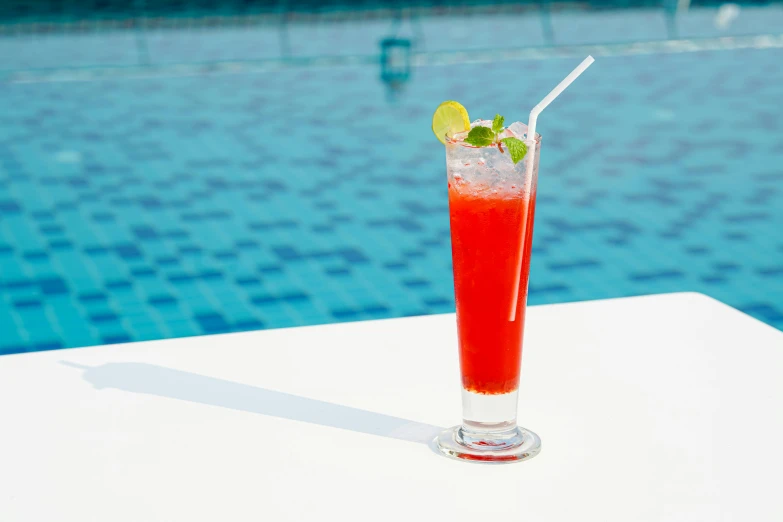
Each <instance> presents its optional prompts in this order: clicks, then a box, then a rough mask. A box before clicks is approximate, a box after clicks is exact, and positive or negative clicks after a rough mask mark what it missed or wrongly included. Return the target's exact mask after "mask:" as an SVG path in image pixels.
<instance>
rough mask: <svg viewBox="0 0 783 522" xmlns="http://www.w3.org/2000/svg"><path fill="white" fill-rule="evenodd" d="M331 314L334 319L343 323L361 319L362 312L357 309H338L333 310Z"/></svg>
mask: <svg viewBox="0 0 783 522" xmlns="http://www.w3.org/2000/svg"><path fill="white" fill-rule="evenodd" d="M330 312H331V314H332V317H334V318H335V319H339V320H341V321H345V320H348V319H355V318H357V317H359V314H361V311H360V310H357V309H355V308H337V309H335V310H331V311H330Z"/></svg>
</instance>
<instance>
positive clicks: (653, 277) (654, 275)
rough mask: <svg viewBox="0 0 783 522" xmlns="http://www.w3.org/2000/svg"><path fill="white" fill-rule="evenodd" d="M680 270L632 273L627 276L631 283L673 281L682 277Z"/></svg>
mask: <svg viewBox="0 0 783 522" xmlns="http://www.w3.org/2000/svg"><path fill="white" fill-rule="evenodd" d="M684 276H685V274H684V273H683V272H682V271H680V270H657V271H654V272H643V273H633V274H630V275H629V276H628V278H629V279H630V280H632V281H657V280H661V279H675V278H681V277H684Z"/></svg>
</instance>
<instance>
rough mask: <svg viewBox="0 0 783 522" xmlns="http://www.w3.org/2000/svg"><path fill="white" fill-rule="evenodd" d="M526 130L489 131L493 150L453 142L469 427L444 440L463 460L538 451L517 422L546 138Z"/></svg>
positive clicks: (456, 262) (460, 138)
mask: <svg viewBox="0 0 783 522" xmlns="http://www.w3.org/2000/svg"><path fill="white" fill-rule="evenodd" d="M491 124H492V122H489V121H485V122H480V123H478V124H474V127H476V126H477V125H478V126H485V127H488V126H489V125H491ZM526 131H527V127H526V126H525V125H523V124H521V123H515V124H513V125H510V126H509V127H508V128H504V129H501V130H500V131H497V130H492V132H491V135H490V134H487V140H488V141H489V140H490V136H491V141H490V143H491V144H490V145H487V146H477V145H475V144H470V143H468V141H466V139H469V138H467V133H465V132H463V133H458V134H456V135H454V136H447V139H446V166H447V171H448V194H449V215H450V219H451V253H452V262H453V263H452V264H453V269H454V294H455V297H456V301H457V331H458V334H459V336H458V337H459V354H460V368H461V374H462V425H461V426H458V427H455V428H452V429H450V430H447V431H445V432H443V433H442V434H441V436H440V437H439V438H438V446H439V448H440V449H441V451H443V452H444V453H446V454H448V455H451V456H455V457H459V458H462V459H468V460H481V461H487V462H508V461H514V460H524V459H527V458H530V457H531V456H533V455H535V454H536V453H538V451H539V448H540V439H539V438H538V436H536V435H535V434H534V433H532V432H530V431H528V430H525V429H524V428H520V427H519V426H517V419H516V416H517V395H518V389H519V372H520V364H521V360H522V337H523V332H524V325H525V305H526V304H527V285H528V276H529V273H530V253H531V246H532V242H533V217H534V213H535V206H536V180H537V176H538V152H539V149H540V143H541V142H540V136H536V138H535V139H527V136H526ZM506 138H511V141H512V142H514V141H515V142H516V146H517V151H516V152H517V154H516V155H515V159H512V154H510V150H509V149H508V147H507V145H508V141H504V140H506ZM511 145H514V143H511ZM504 147H505V148H504ZM520 147H521V148H523V149H524V148H525V147H526V148H527V151H526V152H525V151H523V152H522V154H521V155H520V154H519V152H520V151H519V148H520ZM520 156H521V158H520ZM514 299H516V306H512V305H513V304H514V303H513V301H514ZM511 310H514V312H513V315H512V313H511Z"/></svg>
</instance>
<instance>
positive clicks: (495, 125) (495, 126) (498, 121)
mask: <svg viewBox="0 0 783 522" xmlns="http://www.w3.org/2000/svg"><path fill="white" fill-rule="evenodd" d="M503 120H505V118H504V117H503V116H501V115H500V114H495V119H494V120H492V132H494V133H495V134H497V133H498V132H500V131H502V130H503Z"/></svg>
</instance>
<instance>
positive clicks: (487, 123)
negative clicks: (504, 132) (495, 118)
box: [470, 120, 492, 129]
mask: <svg viewBox="0 0 783 522" xmlns="http://www.w3.org/2000/svg"><path fill="white" fill-rule="evenodd" d="M473 127H489V128H490V129H491V128H492V120H475V121H474V122H473V123H471V124H470V128H471V129H472V128H473Z"/></svg>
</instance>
